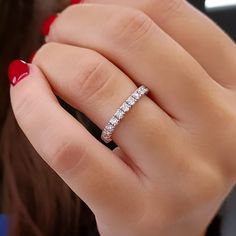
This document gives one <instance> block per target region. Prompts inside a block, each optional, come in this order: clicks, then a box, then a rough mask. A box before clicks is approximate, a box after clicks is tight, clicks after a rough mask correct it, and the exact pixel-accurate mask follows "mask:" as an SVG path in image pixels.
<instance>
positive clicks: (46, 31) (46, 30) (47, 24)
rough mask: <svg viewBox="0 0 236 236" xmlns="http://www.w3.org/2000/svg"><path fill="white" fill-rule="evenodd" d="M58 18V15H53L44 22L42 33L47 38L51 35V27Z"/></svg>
mask: <svg viewBox="0 0 236 236" xmlns="http://www.w3.org/2000/svg"><path fill="white" fill-rule="evenodd" d="M56 18H57V15H51V16H49V17H48V18H47V19H46V20H45V21H44V22H43V24H42V28H41V32H42V34H43V35H44V36H47V35H48V34H49V31H50V27H51V25H52V23H53V22H54V21H55V19H56Z"/></svg>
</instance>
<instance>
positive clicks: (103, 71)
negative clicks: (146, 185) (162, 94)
mask: <svg viewBox="0 0 236 236" xmlns="http://www.w3.org/2000/svg"><path fill="white" fill-rule="evenodd" d="M34 63H35V64H37V65H38V66H39V67H40V68H41V70H42V71H43V72H44V74H45V75H46V77H47V78H48V80H49V82H50V84H51V86H52V88H53V90H54V92H55V93H56V94H57V95H59V96H60V97H61V98H63V99H64V100H65V101H66V102H68V103H69V104H71V105H72V106H73V107H75V108H76V109H78V110H80V111H81V112H83V113H84V114H86V116H87V117H89V118H90V119H91V120H92V121H93V122H94V123H96V124H97V125H98V126H99V127H100V128H101V129H103V128H104V127H105V125H106V124H107V122H108V121H109V120H110V118H111V117H112V116H113V114H114V113H115V112H116V110H117V108H119V107H120V105H121V104H122V103H123V102H124V101H125V99H126V98H127V97H129V96H130V95H131V93H132V92H133V91H134V90H135V89H136V88H137V85H136V84H135V83H134V82H133V81H132V80H131V79H130V78H129V77H128V76H127V75H125V74H124V73H123V72H122V71H121V70H119V69H118V68H117V67H116V66H114V65H113V64H112V63H111V62H110V61H109V60H107V59H106V58H104V57H103V56H101V55H100V54H99V53H96V52H94V51H92V50H90V49H85V48H79V47H74V46H69V45H64V44H58V43H48V44H46V45H44V46H43V47H42V48H41V49H40V50H39V51H38V52H37V54H36V55H35V58H34ZM150 89H151V88H150ZM179 136H180V128H178V126H177V125H176V124H175V122H174V121H173V120H172V119H171V118H170V117H169V116H168V115H167V114H166V113H165V112H164V111H163V110H162V109H161V108H160V107H159V106H158V105H156V104H155V103H154V102H153V101H152V100H151V99H150V98H149V97H147V96H144V97H143V98H141V99H140V100H139V101H138V102H137V103H136V104H135V105H134V106H133V108H132V109H131V110H130V111H129V112H128V113H127V114H126V115H125V117H124V119H122V121H121V123H120V124H119V125H118V126H117V127H116V129H115V131H114V133H113V139H114V141H115V142H116V143H117V144H118V146H119V147H120V148H121V149H122V150H123V151H124V152H125V153H126V154H127V156H129V157H130V158H131V159H132V161H133V162H134V163H135V168H136V167H137V170H140V171H142V172H144V173H146V174H147V173H148V174H151V175H152V173H153V174H154V173H156V172H157V166H161V165H160V162H161V161H162V158H163V160H164V158H167V157H165V156H172V155H170V151H171V149H167V148H166V145H170V146H172V147H176V145H177V144H176V143H177V142H179V141H178V140H179V138H178V137H179ZM172 137H175V139H173V138H172ZM167 152H169V153H167ZM157 153H160V156H161V157H160V158H157ZM170 161H172V162H173V160H170ZM165 162H166V163H167V162H168V161H167V160H165ZM162 166H163V165H162ZM162 168H163V167H162Z"/></svg>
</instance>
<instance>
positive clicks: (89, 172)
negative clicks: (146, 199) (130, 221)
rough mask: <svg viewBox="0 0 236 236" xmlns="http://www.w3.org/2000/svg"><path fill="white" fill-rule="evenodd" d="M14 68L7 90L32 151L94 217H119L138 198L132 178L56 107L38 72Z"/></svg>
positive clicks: (126, 170)
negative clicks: (18, 71) (80, 200)
mask: <svg viewBox="0 0 236 236" xmlns="http://www.w3.org/2000/svg"><path fill="white" fill-rule="evenodd" d="M15 63H18V65H19V64H20V66H21V67H23V68H25V70H26V73H24V74H22V73H21V75H20V76H21V78H20V77H19V75H18V77H16V76H15V72H14V69H15V67H14V63H13V64H12V65H11V67H10V77H11V78H14V79H15V80H14V81H13V82H14V84H15V82H16V81H17V78H18V79H19V78H20V79H22V78H24V79H23V80H21V81H20V82H19V83H18V84H17V86H11V90H10V95H11V103H12V107H13V111H14V114H15V117H16V119H17V121H18V124H19V126H20V127H21V129H22V130H23V132H24V133H25V135H26V136H27V137H28V139H29V140H30V142H31V143H32V145H33V146H34V148H35V149H36V151H37V152H38V153H39V155H41V157H42V158H43V159H44V160H45V161H46V162H47V163H48V164H49V165H50V166H51V167H52V168H53V169H54V170H55V171H56V172H57V173H58V174H59V175H60V177H61V178H63V179H64V181H65V182H66V183H67V184H68V185H69V186H70V188H71V189H72V190H73V191H74V192H75V193H76V194H77V195H78V196H79V197H81V199H83V201H85V202H86V203H87V205H88V206H89V207H90V208H91V210H92V211H93V212H94V213H95V214H96V215H97V216H101V217H102V218H103V219H106V218H107V219H110V218H111V215H116V217H117V214H119V213H120V214H123V212H122V210H121V209H122V208H123V207H124V208H125V209H126V208H127V207H128V206H129V205H130V202H132V196H134V197H135V195H137V194H138V193H137V191H138V187H137V186H138V178H137V176H136V175H135V173H134V172H133V171H132V170H131V168H129V167H128V166H127V165H125V163H124V162H123V161H122V160H121V159H119V158H117V156H116V155H115V154H114V153H112V151H111V150H109V149H108V148H106V147H105V146H104V145H103V144H101V143H100V142H99V141H97V140H96V139H95V138H94V137H93V136H92V135H91V134H90V133H89V132H88V131H87V130H86V129H85V128H84V127H83V126H82V125H81V124H80V123H79V122H78V121H77V120H76V119H74V118H73V117H72V116H71V115H70V114H69V113H67V112H66V111H65V110H64V109H63V108H62V107H61V106H60V104H59V103H58V101H57V99H56V97H55V95H54V94H53V92H52V91H51V88H50V86H49V84H48V82H47V80H46V78H45V77H44V75H43V74H42V72H41V71H40V70H39V68H38V67H36V66H34V65H29V64H25V63H23V64H22V62H19V61H17V62H15ZM13 67H14V68H13ZM27 68H28V69H27ZM12 71H13V72H12ZM22 76H23V77H22ZM91 147H92V148H91ZM39 181H40V180H39ZM108 190H109V191H108ZM134 193H135V194H134ZM127 194H128V196H130V198H131V199H130V200H131V201H129V202H127V200H126V198H127ZM126 204H127V205H126ZM124 208H123V209H124ZM119 211H120V212H119Z"/></svg>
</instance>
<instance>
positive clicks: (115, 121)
mask: <svg viewBox="0 0 236 236" xmlns="http://www.w3.org/2000/svg"><path fill="white" fill-rule="evenodd" d="M109 123H110V124H112V125H113V126H116V125H117V124H118V123H119V120H118V119H117V118H116V117H114V116H113V117H112V118H111V120H110V122H109Z"/></svg>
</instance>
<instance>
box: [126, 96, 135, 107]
mask: <svg viewBox="0 0 236 236" xmlns="http://www.w3.org/2000/svg"><path fill="white" fill-rule="evenodd" d="M126 102H127V103H128V104H130V105H134V104H135V102H136V100H135V98H133V97H129V98H128V99H127V100H126Z"/></svg>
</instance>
